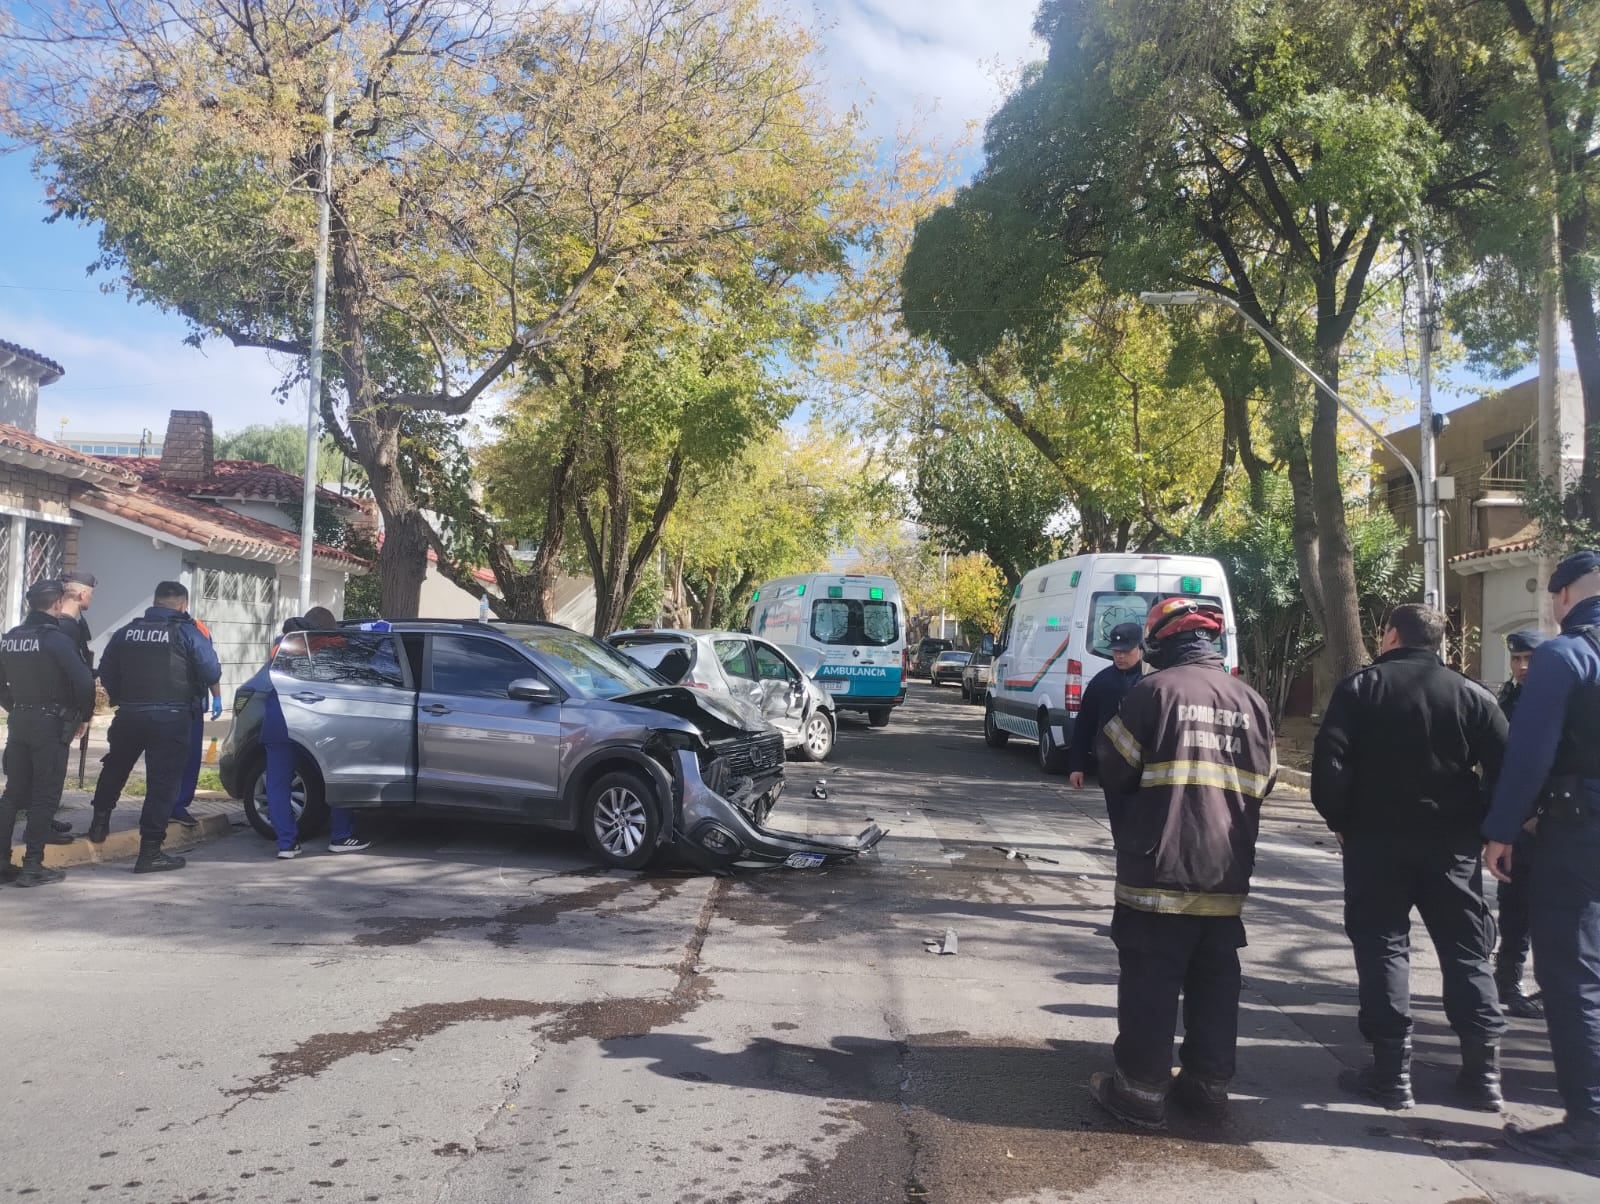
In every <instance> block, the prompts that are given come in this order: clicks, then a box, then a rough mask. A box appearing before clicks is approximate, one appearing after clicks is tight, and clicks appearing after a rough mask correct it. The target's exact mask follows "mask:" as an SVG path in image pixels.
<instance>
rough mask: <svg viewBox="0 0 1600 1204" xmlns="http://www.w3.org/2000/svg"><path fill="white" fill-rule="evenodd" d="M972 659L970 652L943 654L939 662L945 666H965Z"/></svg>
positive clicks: (940, 655)
mask: <svg viewBox="0 0 1600 1204" xmlns="http://www.w3.org/2000/svg"><path fill="white" fill-rule="evenodd" d="M971 657H972V654H971V653H970V652H941V653H940V654H939V662H940V663H941V664H945V665H964V664H966V663H967V661H968V660H970V659H971Z"/></svg>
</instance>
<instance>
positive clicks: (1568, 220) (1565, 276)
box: [1556, 203, 1600, 527]
mask: <svg viewBox="0 0 1600 1204" xmlns="http://www.w3.org/2000/svg"><path fill="white" fill-rule="evenodd" d="M1576 208H1577V211H1576V212H1574V213H1572V214H1570V215H1568V214H1563V215H1562V217H1561V219H1560V221H1559V227H1558V228H1559V235H1558V237H1557V241H1556V245H1557V247H1558V248H1559V251H1560V256H1561V297H1562V301H1563V303H1564V308H1565V309H1566V311H1567V326H1568V328H1569V329H1570V330H1571V332H1572V354H1573V358H1574V359H1576V360H1577V362H1578V385H1579V388H1580V389H1581V390H1582V392H1583V433H1584V447H1583V477H1582V480H1583V514H1584V517H1585V518H1587V519H1588V520H1589V522H1590V523H1591V524H1594V525H1595V526H1597V527H1600V454H1597V451H1600V449H1597V447H1596V442H1597V439H1600V318H1597V316H1596V313H1595V298H1594V282H1593V280H1592V279H1591V278H1590V275H1589V273H1587V272H1586V271H1585V270H1584V265H1585V264H1586V263H1587V262H1588V258H1589V246H1588V244H1589V242H1590V241H1591V239H1590V235H1589V212H1588V206H1587V205H1584V204H1581V203H1580V204H1579V205H1578V206H1577V207H1576Z"/></svg>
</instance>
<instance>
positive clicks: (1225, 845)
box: [1089, 598, 1277, 1128]
mask: <svg viewBox="0 0 1600 1204" xmlns="http://www.w3.org/2000/svg"><path fill="white" fill-rule="evenodd" d="M1222 629H1223V617H1222V611H1221V609H1220V608H1219V607H1218V606H1216V605H1215V604H1214V603H1210V602H1204V601H1201V600H1200V599H1198V598H1167V599H1165V600H1163V601H1161V602H1158V603H1157V604H1156V605H1155V606H1154V607H1152V608H1151V610H1150V614H1149V617H1148V618H1147V619H1146V621H1145V645H1146V648H1147V649H1148V651H1149V655H1150V659H1151V662H1152V664H1153V665H1154V667H1155V668H1156V669H1158V670H1159V672H1156V673H1152V674H1151V675H1150V676H1148V677H1146V678H1144V680H1142V681H1140V682H1139V683H1138V684H1136V685H1135V686H1134V687H1133V688H1132V689H1131V690H1129V691H1128V694H1127V696H1126V697H1125V698H1124V699H1123V700H1122V707H1121V710H1120V711H1119V713H1118V715H1117V717H1116V718H1114V719H1112V720H1111V722H1110V723H1108V724H1107V725H1106V726H1105V728H1104V729H1103V730H1102V731H1101V732H1100V736H1099V743H1098V745H1097V749H1096V751H1097V754H1098V758H1099V764H1100V785H1101V787H1102V788H1103V789H1104V790H1105V793H1106V809H1107V811H1108V812H1109V813H1110V819H1111V835H1112V839H1113V842H1114V843H1115V845H1116V849H1117V887H1116V908H1115V910H1114V911H1113V912H1112V916H1111V939H1112V941H1114V942H1115V944H1116V946H1117V959H1118V963H1119V976H1118V980H1117V1030H1118V1031H1117V1042H1116V1045H1115V1047H1114V1048H1113V1051H1112V1052H1113V1057H1114V1060H1115V1063H1116V1069H1115V1072H1114V1073H1104V1072H1102V1073H1099V1074H1096V1075H1095V1076H1094V1077H1093V1078H1091V1079H1090V1081H1089V1089H1090V1091H1091V1093H1092V1094H1093V1095H1094V1097H1095V1099H1096V1100H1097V1101H1099V1103H1100V1105H1101V1106H1102V1107H1103V1108H1105V1109H1106V1110H1107V1111H1108V1112H1110V1113H1111V1114H1112V1115H1113V1116H1116V1117H1118V1118H1120V1119H1122V1120H1125V1121H1128V1122H1130V1123H1132V1124H1136V1125H1141V1126H1144V1127H1146V1128H1162V1127H1163V1126H1164V1125H1165V1123H1166V1099H1167V1094H1168V1091H1169V1089H1170V1091H1171V1093H1172V1094H1173V1096H1174V1098H1176V1099H1177V1101H1178V1103H1179V1104H1180V1105H1181V1106H1184V1107H1186V1108H1189V1109H1191V1110H1194V1111H1197V1112H1200V1113H1202V1114H1213V1115H1215V1114H1217V1113H1220V1112H1221V1111H1223V1110H1224V1109H1225V1108H1226V1106H1227V1102H1228V1082H1229V1081H1230V1080H1231V1079H1232V1078H1233V1071H1234V1053H1235V1049H1236V1047H1237V1045H1238V1040H1239V982H1240V977H1239V950H1240V948H1241V947H1242V946H1243V945H1244V943H1245V937H1244V921H1243V920H1242V919H1241V918H1240V916H1241V913H1242V911H1243V908H1244V900H1245V895H1246V894H1247V893H1248V892H1249V890H1250V871H1251V867H1252V866H1253V865H1254V863H1255V845H1256V835H1257V832H1258V831H1259V828H1260V821H1261V800H1262V799H1264V798H1265V797H1266V795H1267V793H1268V791H1270V790H1271V789H1272V784H1273V781H1274V779H1275V778H1276V776H1277V764H1276V757H1275V753H1274V742H1273V738H1272V717H1271V715H1270V714H1269V713H1268V711H1267V704H1266V703H1265V702H1263V701H1262V699H1261V696H1260V695H1258V694H1257V693H1256V692H1255V691H1254V690H1252V689H1251V688H1250V687H1249V686H1247V685H1245V683H1244V682H1242V681H1240V680H1239V679H1238V678H1236V677H1232V676H1230V675H1229V673H1228V671H1227V669H1226V667H1225V666H1224V665H1223V662H1222V657H1221V655H1220V654H1219V653H1218V652H1217V651H1216V649H1215V647H1214V644H1213V641H1214V640H1215V639H1216V638H1217V637H1218V636H1220V635H1221V634H1222ZM1180 994H1181V995H1182V996H1183V1016H1184V1037H1183V1048H1182V1049H1181V1050H1180V1051H1179V1061H1180V1062H1181V1063H1182V1069H1181V1070H1180V1071H1179V1072H1178V1075H1177V1077H1176V1078H1174V1077H1173V1075H1172V1038H1173V1033H1174V1032H1175V1031H1176V1028H1177V1023H1178V997H1179V995H1180Z"/></svg>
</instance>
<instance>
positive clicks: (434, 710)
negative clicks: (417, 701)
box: [422, 702, 451, 715]
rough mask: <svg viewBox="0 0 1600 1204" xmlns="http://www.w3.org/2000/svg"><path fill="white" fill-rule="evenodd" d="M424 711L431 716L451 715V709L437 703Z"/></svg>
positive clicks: (426, 707)
mask: <svg viewBox="0 0 1600 1204" xmlns="http://www.w3.org/2000/svg"><path fill="white" fill-rule="evenodd" d="M422 709H423V710H424V711H426V712H427V713H428V714H430V715H448V714H450V713H451V710H450V708H449V707H447V706H443V705H441V704H440V703H437V702H436V703H433V704H432V705H431V706H425V707H423V708H422Z"/></svg>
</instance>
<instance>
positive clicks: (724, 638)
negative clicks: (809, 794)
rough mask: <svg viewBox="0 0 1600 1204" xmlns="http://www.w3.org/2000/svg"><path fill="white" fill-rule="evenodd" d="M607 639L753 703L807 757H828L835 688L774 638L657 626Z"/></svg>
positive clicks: (698, 683) (657, 668)
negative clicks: (826, 685) (832, 690)
mask: <svg viewBox="0 0 1600 1204" xmlns="http://www.w3.org/2000/svg"><path fill="white" fill-rule="evenodd" d="M606 643H608V644H610V645H611V646H612V647H613V648H618V649H621V650H622V651H623V652H625V653H627V655H628V656H629V657H631V658H632V659H633V660H635V661H637V662H638V663H639V664H641V665H643V666H644V667H645V668H647V669H650V670H652V671H654V672H655V673H657V674H659V675H660V676H661V677H662V678H663V679H664V680H665V681H668V682H672V683H674V684H682V685H687V686H694V687H695V688H697V689H701V690H709V691H711V692H712V693H715V694H721V695H723V696H725V697H727V698H730V699H734V700H737V702H738V703H740V704H747V705H748V706H749V707H750V708H751V711H752V713H753V714H754V715H755V716H758V717H760V718H763V719H765V720H766V721H767V722H768V723H770V724H772V726H773V727H775V728H777V729H778V730H779V731H780V732H782V733H783V745H784V748H785V749H787V750H789V751H791V752H793V753H795V754H796V755H797V756H799V757H802V758H804V759H805V760H807V761H826V760H827V759H828V754H829V753H831V752H832V751H833V739H834V733H835V732H836V731H837V730H838V720H837V717H836V716H835V714H834V703H833V696H832V695H830V694H829V693H828V691H827V690H825V689H823V688H822V686H820V685H819V684H818V683H817V682H816V681H814V680H813V679H812V675H811V674H810V673H807V672H806V671H805V670H804V669H802V668H801V667H800V665H799V664H798V663H796V661H795V659H794V655H793V654H792V653H790V652H789V651H788V650H786V649H783V648H780V647H779V646H778V645H776V644H773V643H771V642H770V641H768V640H763V639H761V638H759V637H757V636H752V635H746V634H745V633H744V632H740V631H683V630H678V629H658V628H651V629H649V630H639V631H618V632H614V633H613V634H611V635H609V636H607V637H606ZM819 663H820V662H819ZM813 672H814V670H813Z"/></svg>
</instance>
